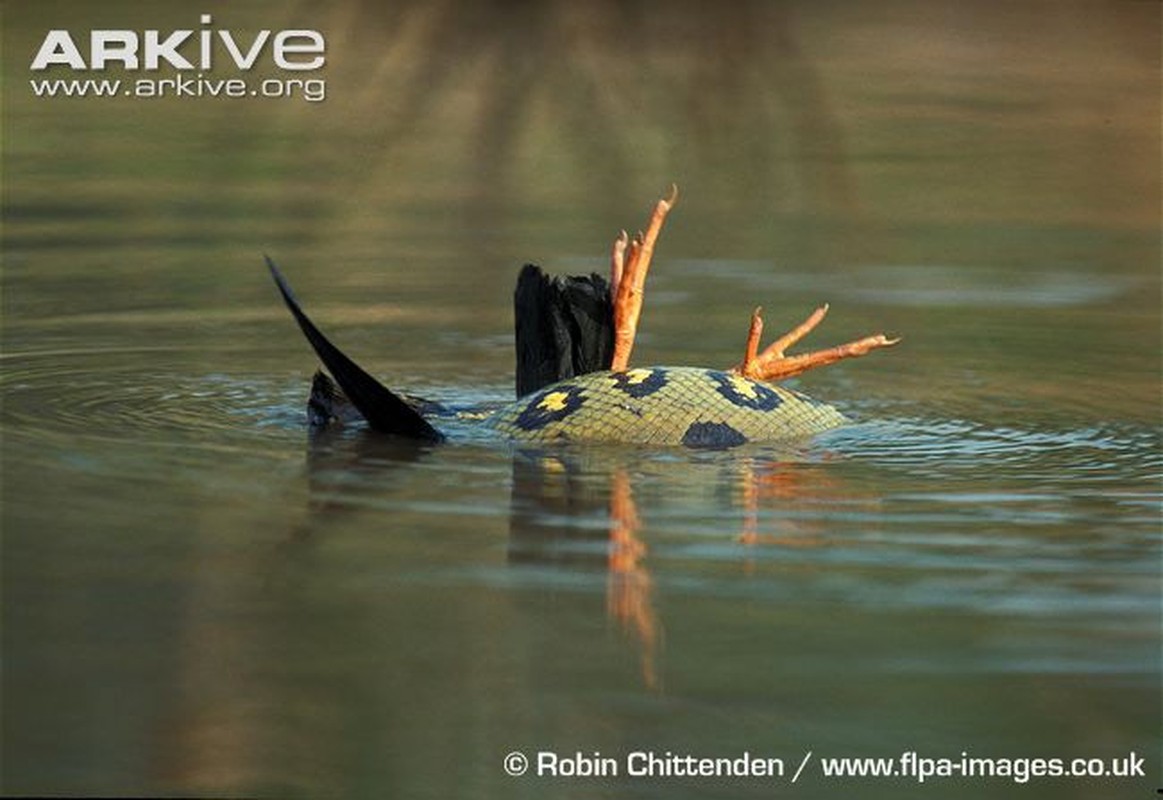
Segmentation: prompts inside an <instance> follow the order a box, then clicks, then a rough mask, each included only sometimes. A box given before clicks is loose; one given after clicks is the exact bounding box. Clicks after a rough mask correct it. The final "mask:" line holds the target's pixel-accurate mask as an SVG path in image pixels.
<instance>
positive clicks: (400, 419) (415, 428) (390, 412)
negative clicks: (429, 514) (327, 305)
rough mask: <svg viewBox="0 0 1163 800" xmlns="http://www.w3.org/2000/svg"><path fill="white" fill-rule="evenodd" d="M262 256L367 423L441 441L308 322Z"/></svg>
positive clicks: (382, 429) (306, 332)
mask: <svg viewBox="0 0 1163 800" xmlns="http://www.w3.org/2000/svg"><path fill="white" fill-rule="evenodd" d="M265 258H266V262H267V266H268V267H269V268H270V271H271V276H272V277H274V279H275V283H276V284H277V285H278V287H279V292H280V293H281V294H282V295H283V300H284V301H285V302H286V304H287V308H289V309H290V310H291V313H292V314H293V315H294V316H295V321H296V322H298V323H299V327H300V328H301V329H302V331H303V333H304V335H306V337H307V341H309V342H310V343H311V346H312V347H313V348H315V352H316V353H317V354H318V355H319V358H320V360H322V362H323V365H324V366H325V367H327V370H328V371H329V372H330V373H331V375H332V377H334V378H335V381H336V383H338V384H339V387H340V388H341V389H343V392H344V394H346V395H347V397H348V399H349V400H351V403H352V405H354V406H355V407H356V409H357V410H358V411H359V413H360V414H362V415H363V418H364V419H366V420H367V424H368V425H370V426H371V427H372V428H373V429H374V430H377V431H380V432H382V433H392V434H395V435H397V436H406V437H408V438H410V439H421V440H423V441H427V442H442V441H444V434H442V433H441V432H440V431H438V430H436V429H435V428H433V427H432V426H431V425H429V424H428V422H427V420H425V419H424V418H423V417H422V416H420V414H419V413H417V411H416V409H414V408H412V407H411V406H410V405H408V404H407V403H406V402H404V401H403V400H402V399H400V398H399V397H398V396H397V395H396V394H394V393H393V392H392V391H391V390H390V389H388V388H387V387H386V386H384V385H383V384H381V383H380V382H379V381H377V380H376V379H375V378H373V377H372V376H371V375H368V374H367V373H366V372H364V371H363V369H361V368H360V366H359V365H358V364H356V363H355V362H354V361H352V360H351V359H350V358H348V357H347V356H345V355H344V354H343V353H342V352H341V351H340V350H339V348H338V347H336V346H335V345H333V344H332V343H331V342H330V341H328V340H327V337H326V336H324V335H323V334H322V333H321V332H320V331H319V329H318V328H316V327H315V323H313V322H311V320H310V319H308V317H307V315H306V314H304V313H303V309H302V308H300V307H299V303H298V301H296V300H295V295H294V293H293V292H292V291H291V287H290V286H289V285H288V284H287V281H286V278H284V277H283V274H282V273H281V272H279V268H278V267H277V266H275V262H273V261H271V259H270V257H269V256H266V257H265Z"/></svg>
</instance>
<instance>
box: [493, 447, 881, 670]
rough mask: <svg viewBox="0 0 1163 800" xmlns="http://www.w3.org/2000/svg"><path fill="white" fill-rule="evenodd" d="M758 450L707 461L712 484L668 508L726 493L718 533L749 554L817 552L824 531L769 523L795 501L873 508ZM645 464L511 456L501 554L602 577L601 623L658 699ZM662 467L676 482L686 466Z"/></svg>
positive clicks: (782, 519)
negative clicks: (641, 504) (613, 630)
mask: <svg viewBox="0 0 1163 800" xmlns="http://www.w3.org/2000/svg"><path fill="white" fill-rule="evenodd" d="M766 450H767V452H766V453H765V454H763V455H744V454H736V453H722V454H718V453H716V454H714V455H722V456H723V457H722V459H716V460H715V461H713V462H711V464H710V465H709V467H710V469H711V472H712V474H711V475H703V476H702V478H701V480H698V481H697V482H696V483H695V484H694V485H691V486H681V488H672V489H671V490H670V491H671V492H673V493H674V494H675V497H674V498H673V499H674V500H676V501H679V502H681V501H682V500H683V499H689V498H688V497H684V495H687V494H688V493H690V492H692V491H693V492H694V493H695V494H700V493H705V492H706V491H708V490H709V491H711V492H713V493H716V494H720V493H723V492H724V491H725V493H726V497H724V498H721V499H722V500H725V503H722V504H721V505H722V506H723V507H722V508H721V510H720V512H719V513H720V515H722V516H723V517H724V518H725V519H726V520H728V523H727V526H725V527H727V528H728V529H729V526H730V525H731V524H735V525H737V526H738V527H737V528H736V531H737V533H736V534H735V539H736V540H737V541H738V542H740V543H742V544H743V545H745V546H747V547H755V546H762V545H778V546H794V547H819V546H821V545H822V544H823V537H824V535H825V532H826V523H825V521H823V520H821V519H819V518H813V517H811V516H810V515H806V517H805V518H804V519H797V518H796V517H795V515H794V514H792V515H789V514H787V513H779V514H774V513H772V512H774V511H776V510H779V511H781V512H786V511H787V510H788V509H789V508H791V509H795V507H796V504H797V501H799V500H801V499H807V501H808V502H811V501H812V500H813V499H817V500H818V498H819V497H820V496H821V494H825V495H827V496H828V497H829V498H830V501H831V502H834V503H842V504H843V505H845V506H846V507H849V508H851V509H852V510H853V511H854V512H857V511H862V510H868V509H869V508H874V507H875V506H876V501H875V500H874V499H872V498H859V497H847V496H845V493H844V490H843V488H842V486H841V485H840V483H839V482H838V480H836V479H834V478H830V477H828V476H827V475H826V474H824V473H819V472H817V471H815V470H812V469H811V468H810V467H809V466H808V465H805V464H803V463H802V461H797V460H795V456H794V455H793V454H792V453H791V452H790V451H788V452H784V451H780V450H777V449H776V448H766ZM687 455H688V454H687V453H683V455H682V456H680V457H679V460H680V461H681V460H683V459H684V458H685V457H687ZM644 463H649V456H647V457H646V462H644V461H643V458H642V456H637V455H636V456H628V455H627V454H625V453H621V452H618V451H616V450H614V451H590V452H585V453H580V452H562V451H540V450H525V451H521V452H518V453H517V454H516V455H515V457H514V459H513V490H512V513H511V517H510V532H511V538H510V548H509V554H510V562H511V563H518V564H551V565H555V566H558V567H561V568H579V567H580V568H584V567H587V566H588V567H595V566H601V567H602V568H604V569H606V570H607V572H608V577H607V589H606V609H607V613H608V614H609V616H610V619H611V620H612V621H613V622H615V623H617V624H618V625H619V626H620V627H621V628H622V629H623V630H624V631H626V632H627V633H628V634H629V635H630V636H632V637H633V638H634V640H635V642H636V646H637V648H638V650H639V653H640V661H641V668H642V677H643V682H644V684H645V685H646V686H647V687H649V688H652V689H660V688H661V686H662V684H661V676H660V665H659V658H660V653H659V649H660V647H661V644H662V641H663V631H664V626H663V624H662V621H661V619H660V615H659V612H658V610H657V598H656V596H655V581H654V577H653V575H652V568H651V566H650V562H649V559H648V553H649V547H648V545H647V542H646V541H645V538H644V536H643V528H644V525H643V522H642V519H641V518H640V515H639V512H638V507H637V503H636V502H635V499H634V487H633V480H632V478H631V475H632V474H633V473H634V471H635V470H636V469H638V468H640V467H641V466H642V465H643V464H644ZM670 466H671V467H673V468H674V469H675V470H677V471H679V472H683V471H685V470H686V469H687V468H689V467H690V466H691V465H690V464H687V465H685V466H680V465H679V464H671V465H670ZM821 481H822V482H823V483H821ZM680 483H681V481H680ZM744 555H746V554H744ZM742 563H743V573H744V574H751V573H752V572H753V567H754V562H753V560H752V559H750V558H746V557H745V558H744V559H743V562H742Z"/></svg>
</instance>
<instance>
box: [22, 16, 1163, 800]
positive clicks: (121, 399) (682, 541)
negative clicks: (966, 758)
mask: <svg viewBox="0 0 1163 800" xmlns="http://www.w3.org/2000/svg"><path fill="white" fill-rule="evenodd" d="M65 5H68V4H65ZM96 8H97V7H89V6H82V5H81V4H77V8H76V9H73V12H74V13H73V15H71V16H66V15H65V12H64V11H63V10H60V9H58V8H56V7H55V6H54V7H52V8H49V7H47V6H46V7H41V8H40V9H39V10H34V9H32V8H25V9H20V10H15V9H7V8H6V9H5V11H6V23H5V28H6V30H5V34H6V37H7V40H8V41H7V42H6V47H5V51H6V54H5V58H6V66H7V67H8V68H7V69H6V72H5V87H6V100H5V102H6V109H7V115H6V116H7V118H8V125H7V129H6V137H5V173H6V175H5V188H6V198H5V231H4V237H5V244H4V284H3V289H4V291H3V303H4V315H3V353H2V355H0V393H2V399H3V408H2V416H0V424H2V430H3V451H2V459H3V493H4V504H3V536H4V539H3V555H4V559H3V570H4V575H3V578H4V580H3V591H4V625H3V635H4V662H5V663H4V678H3V680H4V713H3V724H4V731H3V733H4V735H3V748H4V759H3V789H4V791H5V792H8V793H15V794H46V793H52V794H56V793H63V794H92V795H121V794H142V793H145V794H181V795H189V794H206V795H223V796H254V797H267V796H270V797H276V796H277V797H288V796H289V797H315V796H369V797H370V796H375V797H382V796H394V797H433V798H437V797H439V798H445V797H459V796H463V797H582V796H584V797H613V796H619V797H621V796H631V797H668V798H671V797H706V796H721V797H740V796H755V797H760V796H763V797H770V796H774V795H777V794H784V793H786V794H788V795H789V796H793V795H794V796H800V797H834V796H836V794H837V793H838V792H852V791H857V792H859V793H860V794H861V795H862V796H870V797H900V796H916V797H922V796H925V797H928V796H941V797H966V798H968V797H981V796H987V795H988V796H998V797H1007V796H1013V797H1023V798H1025V797H1039V798H1041V797H1046V798H1049V797H1054V798H1062V797H1078V798H1083V797H1086V798H1093V797H1124V796H1134V795H1135V794H1136V793H1138V794H1140V795H1144V796H1145V795H1146V794H1150V792H1151V790H1153V789H1154V788H1155V787H1156V786H1158V785H1160V784H1159V774H1160V773H1159V770H1160V761H1159V754H1158V733H1159V730H1160V717H1159V704H1158V700H1159V686H1160V655H1159V653H1160V649H1159V644H1160V643H1159V630H1160V560H1159V556H1160V550H1159V548H1160V524H1159V523H1160V476H1161V468H1163V456H1161V447H1160V445H1161V441H1160V424H1159V423H1160V419H1159V388H1160V353H1159V330H1160V309H1159V296H1160V278H1159V240H1158V231H1157V223H1158V212H1159V194H1158V175H1159V162H1158V153H1159V149H1158V119H1159V113H1158V112H1159V100H1158V91H1157V90H1158V85H1157V84H1158V67H1159V60H1158V58H1159V54H1158V41H1157V39H1158V37H1157V35H1155V34H1156V33H1157V31H1158V23H1159V12H1158V8H1157V7H1155V6H1153V5H1152V4H1125V5H1119V6H1108V7H1102V8H1097V7H1094V6H1078V7H1074V6H1071V5H1069V4H1067V5H1065V6H1057V5H1056V6H1054V7H1053V8H1051V7H1045V6H1038V7H1035V6H1028V7H1027V6H1021V7H1012V6H1007V7H1004V8H1003V7H998V8H991V9H982V10H980V11H979V12H973V13H971V12H969V11H968V10H967V9H965V8H963V7H962V6H961V4H947V5H946V4H940V3H938V4H936V5H934V4H929V3H927V4H921V5H915V4H911V3H901V4H889V5H886V6H884V7H883V8H881V9H880V10H878V11H876V12H873V11H871V10H869V9H865V8H864V7H863V6H861V7H859V9H858V8H855V7H846V6H844V5H840V6H836V7H830V6H829V7H827V8H823V9H820V8H817V7H815V6H811V5H809V4H802V5H793V6H789V7H787V10H786V11H778V12H777V11H775V10H772V9H766V7H763V6H750V5H748V6H741V7H740V9H739V10H738V11H737V12H733V14H729V15H725V16H722V15H717V16H714V17H713V18H712V17H709V16H705V10H704V9H701V8H700V7H698V6H695V5H690V6H686V5H682V4H680V5H678V6H676V7H674V8H671V7H670V6H667V11H666V13H663V12H662V11H661V10H660V8H658V7H655V6H653V5H649V4H648V5H641V6H638V5H634V6H622V5H617V4H609V6H608V7H605V6H603V7H602V8H603V13H596V12H595V13H592V14H587V13H582V12H578V11H577V10H575V9H573V8H572V7H566V6H564V4H563V5H561V6H558V5H553V4H547V5H546V6H545V7H544V10H542V11H538V12H537V13H532V11H530V12H529V13H525V14H521V15H517V14H515V13H514V12H511V11H507V10H506V9H508V8H509V6H507V5H505V4H486V5H484V6H482V10H480V11H479V12H478V13H480V14H481V15H482V17H481V18H476V17H474V16H472V15H468V17H464V16H463V15H459V14H457V13H454V12H453V6H452V5H440V4H435V5H420V4H417V5H416V6H410V5H409V6H406V7H399V8H398V9H396V10H393V11H392V12H384V13H381V14H380V15H379V16H375V14H376V12H373V11H370V10H369V9H367V8H365V7H363V6H361V5H359V4H355V3H351V4H348V3H335V4H329V5H327V6H326V8H324V7H319V8H316V7H315V6H313V5H312V6H306V5H304V6H303V7H302V8H297V9H292V10H291V11H289V12H288V11H287V10H285V9H283V8H281V7H279V8H276V6H274V5H271V4H267V3H262V2H255V3H246V4H239V5H238V6H237V8H235V7H234V6H232V7H231V9H230V10H229V12H227V11H226V10H223V11H220V12H217V13H216V23H217V24H221V25H223V26H230V27H235V28H238V29H240V30H250V29H252V28H257V27H261V26H267V27H274V28H284V27H295V26H300V27H310V28H318V29H321V30H325V31H326V33H327V36H328V43H329V47H330V48H331V49H330V50H329V52H330V53H331V54H332V58H331V60H330V61H329V65H328V72H327V77H328V81H329V84H328V90H329V96H328V99H327V100H326V101H325V102H323V103H318V104H310V103H306V102H301V103H293V102H289V101H277V102H276V101H264V102H259V101H253V102H252V101H245V102H242V103H239V104H236V105H229V104H225V102H224V101H216V100H214V101H212V100H206V101H197V102H193V101H188V102H183V101H178V100H174V101H158V102H155V103H142V102H137V103H134V102H129V101H122V100H113V101H97V100H69V101H64V100H52V101H50V100H43V99H36V98H33V97H31V96H29V93H28V90H27V85H26V80H27V73H26V69H25V66H26V65H25V64H24V62H23V61H22V60H21V59H23V58H24V56H23V55H22V54H23V53H25V52H26V51H27V52H31V51H32V49H33V48H35V45H36V43H37V42H38V41H39V39H40V37H41V36H42V34H43V31H44V30H46V29H48V28H53V27H70V28H75V29H78V30H81V29H87V27H86V26H89V27H95V26H97V25H98V23H99V22H102V20H104V21H105V22H107V23H108V24H110V25H112V24H114V23H112V22H108V19H107V18H106V15H105V13H104V12H101V13H99V12H98V11H97V10H94V9H96ZM1035 9H1036V10H1035ZM121 11H122V12H124V13H122V14H121V15H120V16H118V17H117V20H119V21H117V22H116V24H118V25H120V24H122V22H121V20H129V22H128V23H126V24H132V25H134V26H138V27H142V28H147V27H158V28H163V29H164V28H174V27H178V26H181V25H187V26H188V25H191V24H194V23H192V22H191V21H190V20H189V19H188V18H187V17H188V16H189V15H188V14H187V12H185V11H183V10H180V9H179V8H178V7H177V6H176V5H175V7H174V8H173V9H166V8H165V7H164V5H163V6H161V7H159V10H157V11H156V16H155V15H154V12H150V13H146V12H145V11H142V10H140V9H136V8H135V9H133V10H132V11H131V12H129V11H126V10H125V9H122V10H121ZM357 12H358V14H357ZM108 13H112V11H110V12H108ZM634 14H638V15H642V16H640V18H639V22H641V21H642V20H644V19H645V20H650V25H648V26H646V28H642V27H640V26H639V27H637V28H636V27H635V26H634V25H632V24H631V23H632V22H633V20H632V19H631V18H630V17H632V16H633V15H634ZM369 15H370V16H369ZM620 15H621V16H620ZM482 19H483V20H488V24H482ZM633 30H648V31H650V34H649V35H648V36H646V35H644V36H643V38H642V39H640V40H638V41H637V45H638V46H633V45H634V44H635V40H633V39H631V38H628V37H630V36H631V34H630V33H628V32H627V31H633ZM711 33H713V34H714V35H713V36H712V35H710V34H711ZM562 53H566V54H568V56H569V58H568V59H565V58H564V57H562V56H561V54H562ZM10 59H11V60H10ZM13 64H14V65H13ZM1083 65H1085V68H1083ZM671 180H675V181H678V182H679V183H680V185H681V187H682V189H683V192H684V194H683V197H682V199H681V201H680V205H679V206H678V207H677V208H676V210H675V212H674V214H673V215H672V217H671V219H670V221H669V222H668V228H667V231H666V232H665V233H664V235H663V239H662V242H661V244H660V246H659V251H658V255H657V259H656V269H655V272H654V273H653V274H652V277H651V282H650V284H649V289H648V294H647V308H646V311H645V313H644V317H643V331H642V336H641V339H640V342H639V347H638V350H637V351H636V352H637V355H636V360H638V362H639V363H642V364H647V363H662V364H696V365H706V366H717V367H724V366H727V365H730V364H732V363H734V362H735V361H737V360H738V358H739V356H740V355H741V350H742V346H743V341H744V335H745V333H746V325H747V320H748V317H749V314H750V311H751V309H752V308H753V307H754V306H755V305H757V304H762V305H763V306H764V309H765V317H766V319H767V322H768V327H769V329H770V330H773V331H774V330H776V329H779V328H782V327H784V326H790V325H791V324H794V323H795V322H797V321H798V320H799V319H801V318H802V317H803V316H804V315H806V313H807V312H808V311H809V310H810V309H811V308H813V307H815V305H817V304H818V303H820V302H823V301H828V302H830V303H831V305H832V312H831V314H830V316H829V319H828V321H827V322H826V323H825V324H824V326H823V327H822V328H821V329H820V330H819V331H818V332H816V333H814V334H813V336H812V338H811V339H810V340H809V343H816V344H819V345H824V344H831V343H834V342H839V341H843V340H846V339H849V338H854V337H856V336H859V335H863V334H866V333H871V332H873V331H875V330H885V331H886V332H888V333H890V334H899V335H902V336H903V337H904V342H903V343H902V344H901V345H900V346H899V347H898V348H896V349H895V350H892V351H887V352H883V353H877V354H874V355H872V356H870V357H869V358H867V359H863V360H860V361H857V362H853V363H850V364H844V365H840V366H837V367H833V368H829V369H826V370H823V371H820V372H818V373H811V374H808V375H806V376H803V377H802V378H800V379H798V380H796V381H794V382H793V385H794V386H795V387H796V388H797V389H798V390H801V391H805V392H807V393H810V394H811V395H812V396H815V397H818V398H820V399H823V400H828V401H830V402H833V403H835V404H836V405H837V406H839V407H840V408H841V409H842V410H844V411H845V412H846V413H847V414H849V415H850V416H851V417H852V418H853V420H854V424H853V425H852V426H850V427H847V428H844V429H841V430H837V431H834V432H831V433H829V434H826V435H823V436H820V437H817V438H815V439H812V440H808V441H797V442H790V443H784V444H780V445H754V446H748V447H745V448H741V449H737V450H729V451H689V450H675V449H661V450H641V449H630V448H618V447H600V448H595V447H573V448H548V449H536V448H527V447H517V446H513V445H510V444H508V443H505V442H500V441H496V440H494V439H491V438H489V437H488V436H484V435H480V434H479V433H476V432H473V431H472V430H471V429H469V428H463V427H462V428H458V429H455V430H453V431H452V433H453V434H454V435H453V437H452V438H453V441H452V443H450V444H448V445H446V446H442V447H414V446H409V445H407V444H405V443H400V442H393V441H385V440H383V439H382V438H380V437H376V436H373V435H370V434H368V433H367V432H365V431H361V430H359V429H349V430H346V431H341V432H338V433H333V434H328V435H322V436H313V435H312V434H311V433H310V432H309V431H308V429H307V428H306V425H305V414H304V399H305V393H306V388H307V385H308V382H309V379H310V376H311V373H312V371H313V370H314V369H315V362H314V360H313V357H312V355H311V353H310V351H309V349H308V347H307V345H306V343H305V342H304V341H303V340H302V339H301V337H300V335H299V333H298V331H297V330H296V329H295V327H294V325H293V322H292V321H291V320H290V318H289V317H288V315H287V314H286V312H285V310H284V309H283V308H282V306H281V303H280V302H279V299H278V297H277V294H276V292H275V291H274V287H273V286H272V285H270V282H269V279H268V277H267V276H266V274H265V270H264V267H263V264H262V254H263V253H269V254H271V255H272V256H274V257H275V258H276V259H277V260H278V261H279V262H280V264H281V265H282V266H283V267H284V269H285V270H286V272H287V273H288V276H289V277H290V278H291V280H292V282H293V283H294V285H295V286H296V289H297V291H298V293H299V295H300V298H301V299H302V300H303V302H304V303H305V305H306V306H307V308H308V309H309V310H310V311H311V313H312V314H313V315H314V316H315V317H316V318H317V320H318V321H319V323H320V324H321V325H322V326H323V327H324V328H325V329H326V330H327V331H328V332H329V333H330V334H331V335H332V336H333V337H334V338H335V339H336V340H337V341H338V342H339V343H341V345H342V346H344V347H345V349H347V350H348V351H349V352H350V353H351V354H352V355H353V356H355V357H356V358H357V359H359V360H360V361H361V363H363V364H364V365H365V366H366V367H367V368H369V370H371V371H373V372H374V373H376V374H377V375H380V376H383V377H384V379H385V381H386V382H387V383H388V384H389V385H390V386H393V387H396V388H399V389H404V390H407V391H410V392H414V393H417V394H421V395H425V396H430V397H433V398H434V399H439V400H443V401H450V402H473V401H478V400H497V399H505V398H508V397H510V396H511V394H512V354H511V348H512V336H511V318H510V308H509V303H510V292H511V289H512V281H513V280H514V278H515V275H516V272H517V269H518V267H519V266H520V264H521V263H523V262H524V261H527V260H534V261H538V262H539V263H542V264H544V265H545V266H546V267H547V268H549V269H551V270H558V271H589V270H594V269H602V264H603V263H604V258H605V252H606V248H607V246H608V243H609V241H610V239H611V237H612V235H613V234H614V233H615V232H616V231H617V230H618V229H619V228H622V227H628V228H633V227H634V226H637V225H641V224H643V222H644V220H645V215H646V212H647V211H648V209H649V207H650V204H651V202H652V200H653V199H654V197H655V196H656V194H657V193H658V192H660V191H661V190H663V189H664V188H665V186H666V185H667V184H668V183H669V182H670V181H671ZM539 750H547V751H553V752H555V753H559V754H565V755H568V754H574V753H577V752H581V753H585V754H594V753H600V754H602V755H605V756H610V757H614V758H622V757H624V756H625V755H626V754H628V753H630V752H632V751H635V750H653V751H657V752H659V753H664V752H666V751H672V752H675V753H690V754H694V755H697V756H707V757H714V756H736V755H738V754H739V753H742V752H744V751H747V752H750V753H752V754H754V755H759V756H764V757H766V756H773V757H779V758H782V759H784V760H785V761H786V762H787V765H788V771H789V775H787V776H785V777H784V778H783V779H781V780H778V781H772V780H765V779H719V780H715V779H670V780H653V781H650V780H637V779H630V778H626V777H624V776H622V777H619V778H594V779H565V778H562V779H551V778H546V777H541V778H538V777H534V776H532V775H527V776H525V777H524V778H513V777H510V776H508V775H506V774H505V772H504V770H503V768H502V765H503V760H504V758H505V756H506V754H508V753H509V752H510V751H521V752H524V753H528V754H529V755H530V756H533V755H534V754H535V753H536V752H537V751H539ZM808 751H811V752H812V753H813V754H814V755H813V758H814V759H816V760H815V761H812V762H810V763H809V766H808V768H807V769H806V770H805V773H804V775H803V776H802V777H801V779H800V780H799V781H798V782H797V783H796V785H795V786H794V787H792V786H790V785H789V783H788V781H789V780H790V772H791V771H793V770H794V768H795V766H796V765H798V764H799V763H800V761H801V759H802V758H803V757H804V755H805V753H807V752H808ZM906 751H919V752H920V753H921V755H924V756H927V757H932V758H940V757H948V758H959V757H960V754H961V753H962V752H963V751H967V752H969V753H970V754H972V755H979V756H992V757H1010V758H1014V757H1063V758H1067V759H1069V758H1075V757H1084V758H1102V759H1110V758H1117V757H1121V756H1123V755H1125V754H1126V753H1127V752H1129V751H1136V752H1138V753H1139V754H1140V755H1143V756H1145V757H1146V758H1147V776H1146V777H1144V778H1142V779H1137V780H1128V781H1119V780H1115V779H1070V780H1067V779H1043V780H1034V781H1031V782H1030V783H1028V784H1017V783H1015V782H1012V781H1009V780H1007V779H1001V778H995V779H978V780H967V779H947V780H945V781H943V782H927V783H925V784H924V785H918V784H916V783H915V782H914V781H912V780H909V779H879V780H875V779H871V778H866V779H860V780H858V779H851V780H847V781H840V780H837V779H828V778H825V777H823V776H822V774H821V773H820V768H819V761H818V759H819V758H821V757H835V756H885V757H892V758H896V757H898V756H899V755H900V754H901V753H902V752H906Z"/></svg>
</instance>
